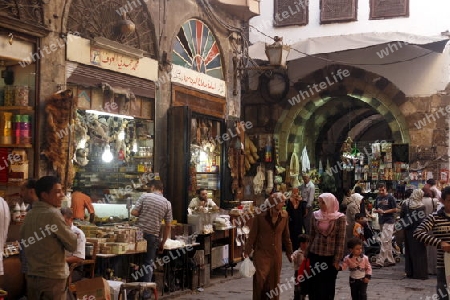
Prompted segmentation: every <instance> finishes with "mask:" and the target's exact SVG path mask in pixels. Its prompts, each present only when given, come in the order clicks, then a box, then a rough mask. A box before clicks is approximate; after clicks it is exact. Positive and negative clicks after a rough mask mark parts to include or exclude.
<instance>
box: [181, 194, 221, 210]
mask: <svg viewBox="0 0 450 300" xmlns="http://www.w3.org/2000/svg"><path fill="white" fill-rule="evenodd" d="M188 208H190V209H193V210H195V209H202V208H211V209H218V206H217V204H216V203H214V201H213V200H212V199H209V198H208V191H207V190H206V189H199V190H198V196H197V197H195V198H193V199H192V200H191V202H190V203H189V207H188Z"/></svg>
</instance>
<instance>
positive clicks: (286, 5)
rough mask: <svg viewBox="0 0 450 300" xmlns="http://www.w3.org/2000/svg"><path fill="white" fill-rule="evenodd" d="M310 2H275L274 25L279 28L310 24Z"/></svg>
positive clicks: (302, 0)
mask: <svg viewBox="0 0 450 300" xmlns="http://www.w3.org/2000/svg"><path fill="white" fill-rule="evenodd" d="M308 7H309V0H275V1H274V12H273V25H274V26H277V27H281V26H290V25H306V24H308Z"/></svg>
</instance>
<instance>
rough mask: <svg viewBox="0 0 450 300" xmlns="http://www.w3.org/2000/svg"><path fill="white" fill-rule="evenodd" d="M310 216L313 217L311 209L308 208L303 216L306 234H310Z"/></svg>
mask: <svg viewBox="0 0 450 300" xmlns="http://www.w3.org/2000/svg"><path fill="white" fill-rule="evenodd" d="M312 215H313V209H312V207H309V208H308V213H307V214H306V215H305V218H304V219H303V226H304V227H305V233H306V234H310V232H311V222H312V221H311V219H312Z"/></svg>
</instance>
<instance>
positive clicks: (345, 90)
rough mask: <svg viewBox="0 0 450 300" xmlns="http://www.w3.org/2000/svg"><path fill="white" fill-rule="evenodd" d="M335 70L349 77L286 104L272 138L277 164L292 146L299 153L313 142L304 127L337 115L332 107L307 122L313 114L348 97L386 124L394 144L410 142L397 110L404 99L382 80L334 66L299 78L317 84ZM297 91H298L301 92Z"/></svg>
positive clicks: (288, 153)
mask: <svg viewBox="0 0 450 300" xmlns="http://www.w3.org/2000/svg"><path fill="white" fill-rule="evenodd" d="M338 69H341V70H345V69H347V70H349V72H350V76H348V77H346V78H344V80H342V81H339V82H336V83H335V84H333V85H330V86H329V87H328V88H327V89H325V90H323V92H320V93H316V94H314V95H312V96H311V97H310V98H308V99H305V100H303V101H301V102H300V103H297V104H295V105H293V106H292V105H291V104H289V103H288V101H286V103H287V104H285V106H284V108H283V112H282V114H281V116H280V118H279V120H278V122H277V125H276V127H275V135H276V136H277V138H278V140H279V149H278V150H279V151H278V153H279V160H280V162H281V163H282V162H286V161H287V160H288V159H289V155H290V153H292V152H293V151H294V145H295V144H297V145H299V146H300V147H298V148H297V149H299V151H300V150H301V149H302V148H303V146H304V145H308V143H311V141H312V140H313V139H314V138H317V137H314V136H312V135H311V133H310V132H307V131H306V128H307V124H308V123H310V122H314V126H315V127H316V128H320V127H321V126H323V125H324V124H325V122H326V121H327V119H328V118H330V116H332V115H336V114H337V115H339V113H340V112H339V111H337V107H336V108H334V109H333V108H332V109H329V110H327V111H326V112H325V113H324V114H323V115H321V116H320V118H318V119H316V120H311V119H310V118H311V116H313V114H314V112H316V111H317V110H318V109H319V108H321V107H322V106H324V105H325V104H326V103H328V102H329V101H331V100H332V99H334V98H335V97H343V96H348V97H351V98H352V99H354V101H362V102H364V103H366V104H367V105H368V106H370V107H371V108H373V109H374V110H375V111H376V112H377V113H378V114H380V115H381V116H382V117H383V118H384V120H385V121H386V122H387V124H388V126H389V128H390V129H391V132H392V138H393V139H394V141H395V142H397V143H409V142H410V136H409V131H408V125H407V122H406V120H405V117H404V116H403V114H402V112H401V111H400V109H399V106H400V105H401V104H403V103H404V102H405V101H406V98H405V95H404V93H403V92H402V91H400V89H398V88H397V87H396V86H395V85H394V84H393V83H391V82H389V81H388V80H387V79H386V78H384V77H380V76H379V75H377V74H374V73H371V72H368V71H366V70H362V69H359V68H354V67H348V66H340V65H335V66H331V67H328V68H327V69H326V70H325V69H321V70H317V71H315V72H313V73H311V74H310V75H308V76H306V77H305V78H302V79H301V81H302V82H317V83H319V82H321V81H324V78H325V77H327V76H330V74H332V73H331V72H333V71H337V70H338ZM334 73H335V72H334ZM298 90H300V91H301V89H298ZM308 150H309V149H308Z"/></svg>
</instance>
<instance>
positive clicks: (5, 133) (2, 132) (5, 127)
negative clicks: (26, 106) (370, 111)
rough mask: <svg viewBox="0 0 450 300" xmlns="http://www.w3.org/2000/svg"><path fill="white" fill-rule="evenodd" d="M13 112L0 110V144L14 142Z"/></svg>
mask: <svg viewBox="0 0 450 300" xmlns="http://www.w3.org/2000/svg"><path fill="white" fill-rule="evenodd" d="M11 117H12V113H11V112H5V111H2V112H0V144H12V135H11V133H12V132H11V129H12V128H11V123H12V122H11Z"/></svg>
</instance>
